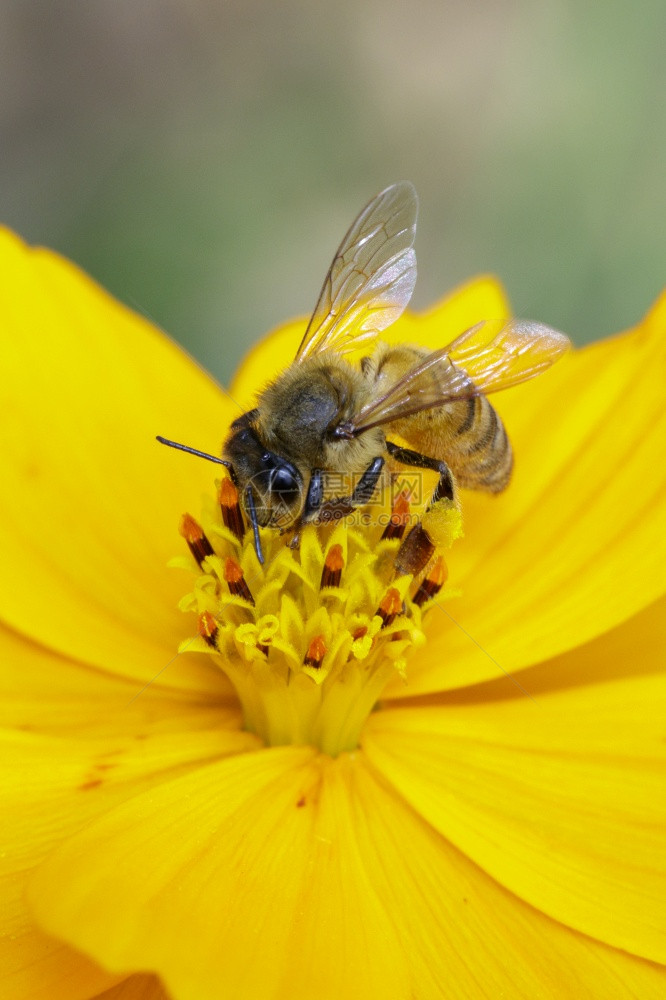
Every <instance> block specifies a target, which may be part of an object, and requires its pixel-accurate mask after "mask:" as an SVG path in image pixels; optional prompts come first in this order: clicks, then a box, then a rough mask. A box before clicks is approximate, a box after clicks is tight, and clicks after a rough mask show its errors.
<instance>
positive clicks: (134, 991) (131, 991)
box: [91, 976, 170, 1000]
mask: <svg viewBox="0 0 666 1000" xmlns="http://www.w3.org/2000/svg"><path fill="white" fill-rule="evenodd" d="M91 1000H170V998H169V996H168V995H167V993H166V991H165V989H164V987H163V986H162V984H161V983H160V982H159V980H158V979H156V978H155V976H130V977H129V979H124V980H123V981H122V982H121V983H118V985H117V986H112V987H111V989H110V990H106V991H105V992H104V993H101V994H99V995H98V996H96V997H91Z"/></svg>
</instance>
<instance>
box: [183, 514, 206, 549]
mask: <svg viewBox="0 0 666 1000" xmlns="http://www.w3.org/2000/svg"><path fill="white" fill-rule="evenodd" d="M178 531H179V532H180V534H181V535H182V536H183V538H184V539H185V541H186V542H188V543H189V544H190V545H195V544H196V543H197V542H200V541H201V539H202V538H203V537H204V533H203V528H202V527H201V525H200V524H199V523H198V522H197V521H195V520H194V518H193V517H192V515H191V514H183V516H182V517H181V519H180V524H179V525H178Z"/></svg>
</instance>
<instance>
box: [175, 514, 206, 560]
mask: <svg viewBox="0 0 666 1000" xmlns="http://www.w3.org/2000/svg"><path fill="white" fill-rule="evenodd" d="M178 530H179V531H180V533H181V535H182V536H183V538H184V539H185V541H186V542H187V544H188V545H189V547H190V552H191V553H192V555H193V556H194V558H195V559H196V561H197V562H198V563H199V566H201V564H202V562H203V561H204V559H205V558H206V556H212V554H213V546H212V545H211V544H210V542H209V541H208V539H207V538H206V536H205V534H204V531H203V528H202V527H201V525H200V524H198V523H197V522H196V521H195V520H194V518H193V517H192V515H191V514H183V516H182V517H181V519H180V525H179V526H178Z"/></svg>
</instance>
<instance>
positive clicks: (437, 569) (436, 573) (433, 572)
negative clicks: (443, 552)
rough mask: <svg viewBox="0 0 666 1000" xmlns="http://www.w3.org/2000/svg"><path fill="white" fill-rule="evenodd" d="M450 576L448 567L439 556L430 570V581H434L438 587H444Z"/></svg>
mask: <svg viewBox="0 0 666 1000" xmlns="http://www.w3.org/2000/svg"><path fill="white" fill-rule="evenodd" d="M448 577H449V570H448V567H447V565H446V563H445V561H444V559H443V558H442V556H439V558H438V559H437V560H436V561H435V562H434V564H433V565H432V567H431V568H430V570H429V571H428V577H427V579H428V581H429V582H430V583H433V584H434V585H435V586H436V587H437V588H439V587H443V586H444V584H445V583H446V581H447V579H448Z"/></svg>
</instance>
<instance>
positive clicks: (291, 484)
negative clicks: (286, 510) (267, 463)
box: [270, 465, 300, 503]
mask: <svg viewBox="0 0 666 1000" xmlns="http://www.w3.org/2000/svg"><path fill="white" fill-rule="evenodd" d="M294 473H295V470H292V469H290V468H289V466H288V465H278V466H277V468H276V469H274V470H273V472H272V473H271V478H270V489H271V492H272V493H277V494H278V495H279V497H280V499H281V500H283V501H284V502H285V503H291V502H293V501H294V500H296V498H297V497H298V495H299V493H300V484H299V482H298V479H297V478H296V475H294Z"/></svg>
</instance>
